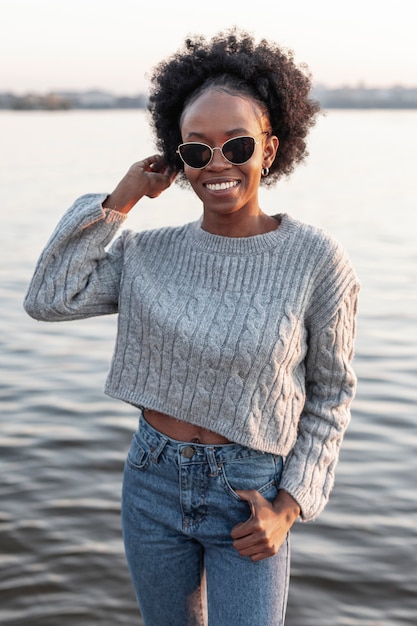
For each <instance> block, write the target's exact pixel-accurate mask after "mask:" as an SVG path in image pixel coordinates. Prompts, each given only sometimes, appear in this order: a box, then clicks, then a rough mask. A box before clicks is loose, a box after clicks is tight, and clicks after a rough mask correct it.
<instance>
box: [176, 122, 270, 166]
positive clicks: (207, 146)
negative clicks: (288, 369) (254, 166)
mask: <svg viewBox="0 0 417 626" xmlns="http://www.w3.org/2000/svg"><path fill="white" fill-rule="evenodd" d="M262 135H269V131H267V130H263V131H262V132H261V133H259V135H256V137H261V136H262ZM235 139H253V151H252V154H251V155H250V157H249V158H248V159H246V160H245V161H241V162H240V163H235V162H234V161H231V160H230V159H228V158H227V156H226V155H225V154H224V152H223V148H224V146H225V145H226V144H228V143H229V141H234V140H235ZM260 142H261V140H260V139H259V140H258V141H256V139H255V137H253V136H252V135H239V136H238V137H230V139H227V140H226V141H225V142H224V143H223V144H222V145H221V146H215V147H214V148H212V147H211V146H209V145H208V144H206V143H204V142H202V141H185V142H184V143H180V145H179V146H178V148H177V150H176V153H177V154H178V155H179V157H180V159H181V161H182V162H183V163H184V165H186V166H187V167H190V168H191V169H193V170H203V169H204V168H205V167H207V166H208V165H210V163H211V162H212V160H213V157H214V151H215V150H220V152H221V153H222V156H223V158H224V159H225V160H226V161H227V162H228V163H231V164H232V165H244V164H245V163H247V162H248V161H250V159H251V158H252V157H253V154H254V152H255V147H256V146H257V145H258V143H260ZM193 145H194V146H204V148H208V149H209V150H210V159H209V160H208V161H207V163H206V164H205V165H201V166H200V167H194V166H193V165H190V164H189V163H187V161H185V160H184V159H183V157H182V154H181V152H180V148H182V147H183V146H193Z"/></svg>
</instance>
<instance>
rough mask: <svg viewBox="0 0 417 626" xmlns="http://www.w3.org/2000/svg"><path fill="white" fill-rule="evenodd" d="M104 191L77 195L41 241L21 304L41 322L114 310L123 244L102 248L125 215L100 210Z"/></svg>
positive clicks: (102, 313)
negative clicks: (31, 275)
mask: <svg viewBox="0 0 417 626" xmlns="http://www.w3.org/2000/svg"><path fill="white" fill-rule="evenodd" d="M105 198H106V195H105V194H88V195H85V196H81V198H79V199H78V200H76V202H75V203H74V204H73V205H72V206H71V208H70V209H69V210H68V211H67V212H66V213H65V215H64V216H63V218H62V219H61V221H60V222H59V224H58V226H57V228H56V229H55V231H54V233H53V234H52V236H51V238H50V239H49V241H48V243H47V244H46V247H45V249H44V250H43V252H42V254H41V256H40V258H39V260H38V263H37V265H36V268H35V272H34V275H33V277H32V280H31V282H30V284H29V287H28V290H27V293H26V296H25V300H24V308H25V310H26V312H27V313H28V314H29V315H30V316H31V317H33V318H35V319H37V320H41V321H66V320H75V319H82V318H86V317H92V316H95V315H105V314H109V313H115V312H117V309H118V293H119V283H120V276H121V271H122V263H123V258H122V246H121V244H120V240H118V241H116V242H115V244H114V245H113V246H112V248H111V250H110V251H109V252H107V251H106V246H107V245H108V244H109V243H110V241H111V240H112V238H113V236H114V235H115V233H116V231H117V230H118V228H119V227H120V225H121V224H122V223H123V221H124V220H125V217H126V216H125V215H122V214H121V213H118V212H117V211H112V210H108V209H103V207H102V202H103V201H104V199H105Z"/></svg>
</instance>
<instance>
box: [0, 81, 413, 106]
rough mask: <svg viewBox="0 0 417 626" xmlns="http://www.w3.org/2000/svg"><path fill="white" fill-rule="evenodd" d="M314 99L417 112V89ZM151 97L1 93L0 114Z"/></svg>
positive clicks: (327, 91)
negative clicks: (8, 111) (1, 112)
mask: <svg viewBox="0 0 417 626" xmlns="http://www.w3.org/2000/svg"><path fill="white" fill-rule="evenodd" d="M312 97H313V98H314V99H315V100H318V101H319V102H320V104H321V106H322V107H323V109H417V87H411V88H410V87H402V86H393V87H366V86H362V85H359V86H357V87H336V88H329V87H326V86H324V85H317V86H315V87H314V89H313V92H312ZM147 102H148V96H147V94H144V93H139V94H137V95H134V96H123V95H122V96H118V95H115V94H113V93H111V92H108V91H103V90H99V89H94V90H88V91H53V92H52V91H51V92H48V93H43V94H42V93H36V92H28V93H25V94H22V95H17V94H14V93H12V92H0V110H11V111H69V110H74V109H87V110H112V109H146V106H147Z"/></svg>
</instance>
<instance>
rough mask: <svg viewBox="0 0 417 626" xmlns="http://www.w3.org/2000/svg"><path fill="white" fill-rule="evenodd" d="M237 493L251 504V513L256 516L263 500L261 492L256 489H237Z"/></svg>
mask: <svg viewBox="0 0 417 626" xmlns="http://www.w3.org/2000/svg"><path fill="white" fill-rule="evenodd" d="M236 493H237V495H238V496H239V498H241V499H242V500H245V502H247V503H248V504H249V506H250V510H251V513H252V515H254V514H255V508H256V506H257V504H259V501H260V499H263V498H262V496H261V494H260V493H259V491H256V490H255V489H237V490H236Z"/></svg>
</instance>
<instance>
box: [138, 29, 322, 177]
mask: <svg viewBox="0 0 417 626" xmlns="http://www.w3.org/2000/svg"><path fill="white" fill-rule="evenodd" d="M208 87H214V88H219V89H221V90H222V91H229V93H231V94H233V95H240V94H241V95H242V96H244V97H252V98H253V99H254V100H255V101H256V102H257V103H258V104H259V105H260V106H261V107H262V108H263V110H264V111H265V113H266V114H267V116H268V118H269V122H270V131H271V133H272V134H274V135H276V136H277V137H278V139H279V142H280V143H279V150H278V152H277V156H276V158H275V161H274V162H273V164H272V166H271V167H270V173H269V176H268V177H265V178H262V179H261V184H266V185H271V184H273V183H275V182H276V181H277V180H278V179H279V178H280V177H281V176H283V175H289V174H290V173H291V172H292V171H293V169H294V167H295V165H296V164H298V163H300V162H301V161H303V160H304V159H305V157H306V156H307V154H308V153H307V148H306V141H305V139H306V136H307V134H308V131H309V129H310V128H311V127H312V126H313V125H314V124H315V121H316V117H317V114H318V113H319V111H320V106H319V104H318V102H316V101H314V100H312V99H311V98H310V92H311V77H310V74H309V72H308V71H307V68H306V67H305V66H301V67H299V66H297V65H296V64H295V62H294V58H293V53H292V52H291V51H287V50H284V49H282V48H280V47H279V46H278V45H277V44H275V43H271V42H268V41H266V40H265V39H262V40H261V41H260V42H259V43H256V42H255V40H254V37H253V36H252V35H251V34H249V33H247V32H245V31H239V30H238V29H236V28H233V29H231V30H230V31H227V32H226V33H219V34H217V35H216V36H214V37H213V38H212V39H210V40H207V39H206V38H205V37H204V36H194V37H190V38H187V39H186V40H185V43H184V46H183V48H181V49H180V50H179V51H178V52H176V53H175V54H174V55H173V56H171V57H170V58H168V59H167V60H166V61H163V62H161V63H160V64H159V65H157V66H156V68H155V69H154V72H153V75H152V77H151V90H150V96H149V103H148V110H149V112H150V115H151V125H152V128H153V131H154V134H155V138H156V146H157V149H158V150H159V151H160V152H161V153H162V155H163V157H164V160H165V162H166V163H167V164H168V165H169V166H170V167H171V168H172V169H174V170H177V171H178V172H179V173H180V176H179V177H178V180H179V182H180V183H181V182H183V183H184V182H185V180H186V179H185V175H184V173H183V171H184V167H183V163H182V161H181V160H180V159H179V157H178V155H177V154H176V150H177V147H178V145H179V144H180V143H181V142H182V138H181V130H180V125H181V116H182V114H183V111H184V108H185V107H186V105H187V104H188V103H189V102H190V101H191V100H192V99H194V98H195V97H197V95H199V94H200V93H202V92H203V91H204V90H205V89H206V88H208ZM181 172H182V175H181Z"/></svg>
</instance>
